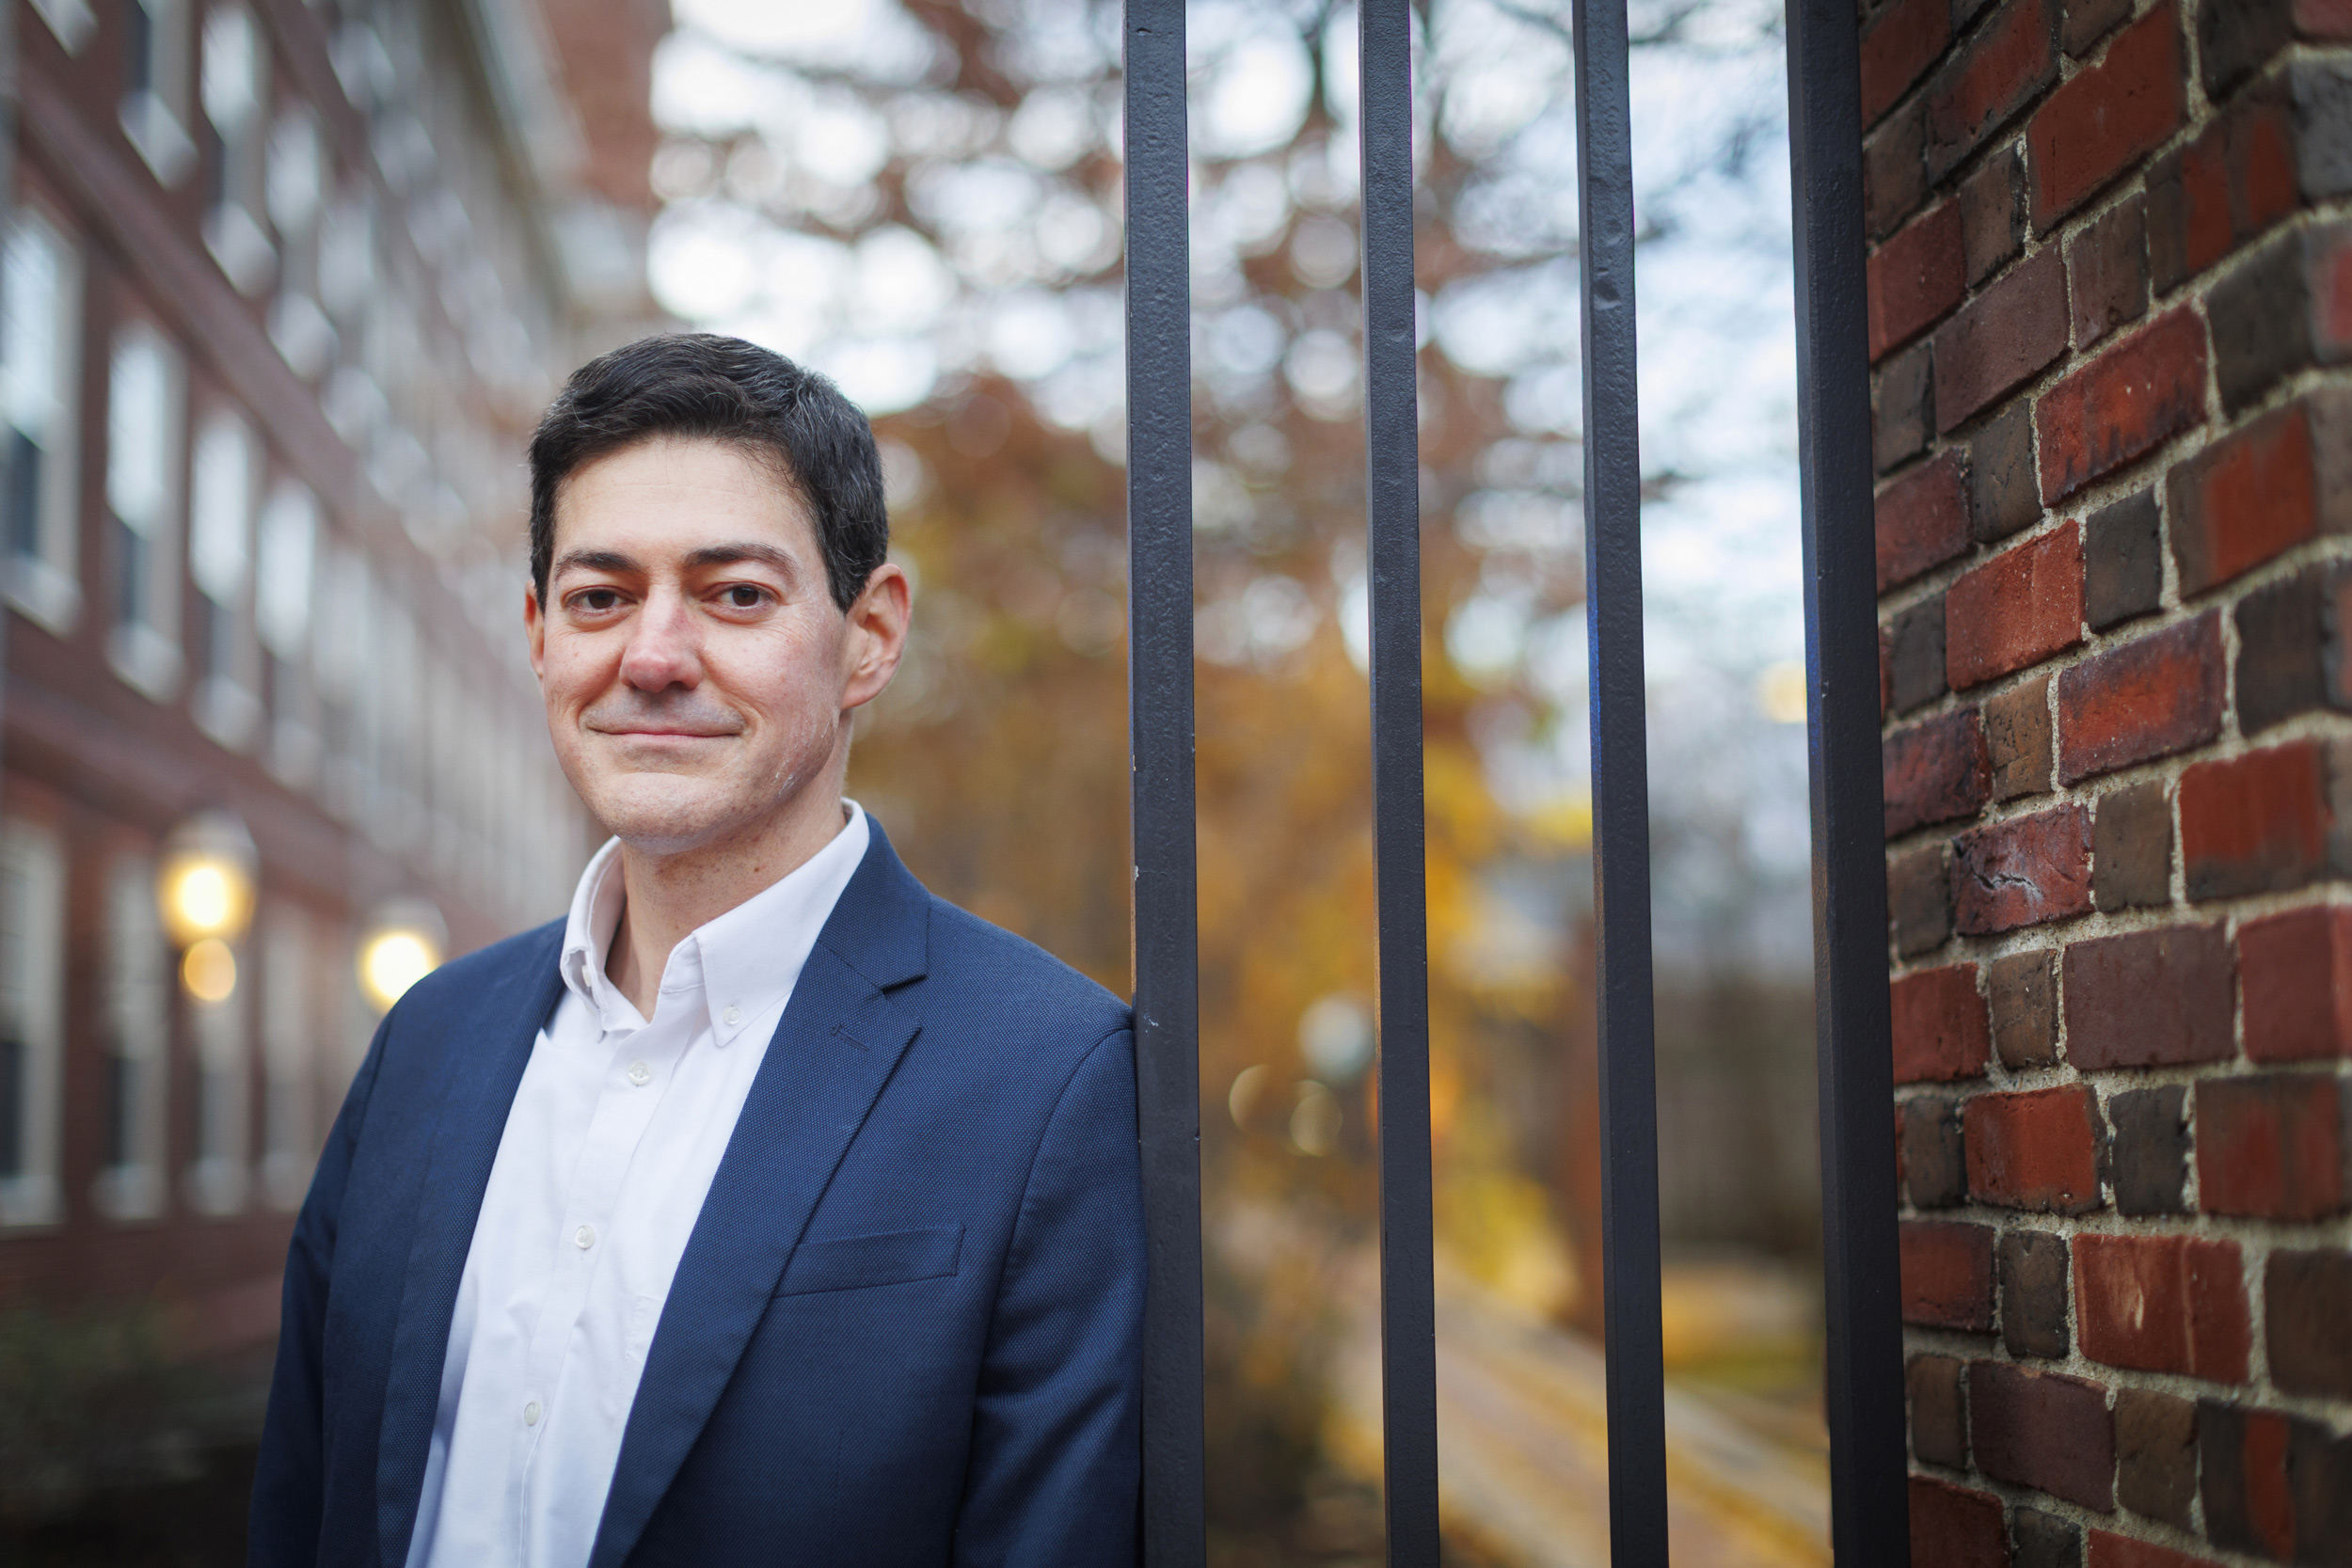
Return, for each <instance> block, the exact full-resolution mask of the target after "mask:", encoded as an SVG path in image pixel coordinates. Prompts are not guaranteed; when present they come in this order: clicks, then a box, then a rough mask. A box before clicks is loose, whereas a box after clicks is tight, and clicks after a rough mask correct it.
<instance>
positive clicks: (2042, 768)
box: [1984, 675, 2050, 800]
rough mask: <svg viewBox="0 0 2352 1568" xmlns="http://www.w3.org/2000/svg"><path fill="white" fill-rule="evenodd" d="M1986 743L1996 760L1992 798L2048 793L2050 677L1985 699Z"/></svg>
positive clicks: (2003, 798)
mask: <svg viewBox="0 0 2352 1568" xmlns="http://www.w3.org/2000/svg"><path fill="white" fill-rule="evenodd" d="M1984 744H1985V751H1986V752H1987V754H1989V755H1990V756H1991V757H1992V759H1993V799H1994V800H2020V799H2022V798H2024V797H2026V796H2028V795H2046V794H2048V793H2049V790H2050V677H2049V676H2047V675H2043V676H2042V677H2041V678H2039V679H2037V680H2029V681H2027V682H2026V683H2025V684H2024V685H2022V686H2013V687H2011V688H2010V689H2008V690H2007V691H2004V692H2002V693H2001V694H2000V695H1999V696H1997V697H1992V698H1988V699H1987V700H1986V702H1985V705H1984Z"/></svg>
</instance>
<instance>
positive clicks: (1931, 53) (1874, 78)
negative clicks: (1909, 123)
mask: <svg viewBox="0 0 2352 1568" xmlns="http://www.w3.org/2000/svg"><path fill="white" fill-rule="evenodd" d="M1951 40H1952V19H1951V8H1950V6H1949V5H1948V4H1947V0H1895V3H1894V4H1893V5H1890V6H1888V7H1887V8H1885V9H1884V10H1883V11H1881V12H1880V13H1879V18H1878V20H1877V21H1876V22H1875V23H1873V24H1871V25H1870V28H1869V30H1868V31H1867V32H1866V33H1864V34H1863V35H1862V123H1863V124H1865V125H1872V124H1876V123H1877V121H1878V119H1879V117H1880V116H1881V115H1883V114H1884V113H1886V111H1887V110H1888V109H1890V108H1893V107H1894V106H1895V101H1896V100H1897V99H1899V98H1900V97H1902V95H1903V93H1904V92H1905V91H1906V90H1908V89H1909V87H1911V84H1912V83H1914V82H1915V81H1917V80H1918V79H1919V78H1920V76H1921V75H1923V74H1925V72H1926V71H1927V69H1928V67H1930V66H1931V65H1933V64H1934V63H1935V60H1936V56H1937V55H1941V54H1943V53H1944V46H1945V45H1946V44H1947V43H1949V42H1950V41H1951Z"/></svg>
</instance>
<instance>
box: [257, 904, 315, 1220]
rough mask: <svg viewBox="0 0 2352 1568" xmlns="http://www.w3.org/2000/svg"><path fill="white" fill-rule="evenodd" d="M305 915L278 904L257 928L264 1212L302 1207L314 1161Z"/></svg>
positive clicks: (310, 976) (311, 967) (311, 958)
mask: <svg viewBox="0 0 2352 1568" xmlns="http://www.w3.org/2000/svg"><path fill="white" fill-rule="evenodd" d="M312 924H313V922H312V921H311V919H310V916H309V915H307V914H305V913H304V912H302V911H299V910H295V909H292V908H289V907H287V906H284V905H280V906H278V907H276V908H273V909H271V910H270V911H268V912H267V914H266V916H265V917H264V919H263V920H262V1069H263V1075H264V1077H265V1079H266V1080H267V1082H268V1085H269V1098H268V1102H267V1104H266V1105H265V1106H264V1108H263V1112H262V1122H263V1125H262V1148H263V1150H264V1152H263V1154H262V1192H263V1194H264V1195H265V1196H267V1197H268V1199H269V1202H270V1204H271V1206H272V1207H274V1208H278V1209H281V1210H287V1211H292V1210H294V1209H299V1208H300V1207H301V1206H302V1195H303V1192H304V1189H306V1188H307V1187H309V1186H310V1168H311V1166H312V1165H314V1164H317V1161H318V1147H319V1141H318V1071H317V1063H318V1054H319V1052H318V1044H319V1037H320V1029H319V1024H320V1015H321V1012H322V1009H321V1008H320V1006H318V1000H319V998H318V993H317V991H316V989H315V987H316V982H317V980H318V977H319V972H320V965H319V963H318V961H317V960H318V957H319V955H318V954H316V953H314V952H313V950H312V949H313V942H312V941H311V926H312Z"/></svg>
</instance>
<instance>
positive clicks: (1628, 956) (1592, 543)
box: [1574, 0, 1666, 1568]
mask: <svg viewBox="0 0 2352 1568" xmlns="http://www.w3.org/2000/svg"><path fill="white" fill-rule="evenodd" d="M1574 24H1575V37H1576V162H1577V189H1578V196H1579V203H1578V213H1579V214H1580V215H1579V223H1580V228H1581V244H1580V246H1579V248H1580V251H1581V268H1582V281H1583V317H1582V319H1583V329H1584V337H1583V351H1584V582H1585V606H1584V614H1585V629H1586V635H1587V637H1588V638H1589V640H1590V660H1591V681H1592V736H1593V896H1594V906H1595V910H1596V912H1597V930H1598V940H1597V946H1598V950H1599V951H1598V958H1599V972H1600V985H1599V994H1598V997H1597V1004H1596V1005H1597V1010H1598V1013H1599V1026H1600V1143H1601V1159H1600V1187H1601V1198H1600V1202H1601V1221H1600V1227H1601V1275H1602V1278H1601V1300H1602V1314H1603V1320H1604V1328H1605V1332H1606V1334H1607V1337H1608V1372H1607V1377H1608V1392H1609V1552H1610V1560H1611V1561H1613V1563H1615V1564H1616V1565H1617V1568H1637V1565H1638V1568H1665V1563H1666V1410H1665V1388H1664V1377H1665V1373H1664V1369H1663V1363H1662V1356H1661V1327H1660V1323H1659V1279H1658V1261H1659V1259H1658V1067H1657V1061H1656V1058H1655V1055H1654V1053H1653V1049H1652V1046H1653V1027H1652V1024H1653V999H1652V996H1651V991H1650V984H1651V981H1650V891H1649V755H1648V745H1649V737H1648V726H1647V723H1646V721H1645V713H1644V709H1643V703H1644V683H1643V673H1642V458H1641V420H1640V403H1639V389H1638V385H1637V377H1636V374H1635V362H1634V336H1633V166H1632V153H1633V133H1632V122H1631V112H1630V108H1629V99H1628V87H1627V65H1628V61H1627V50H1628V47H1629V40H1628V37H1627V30H1626V14H1625V0H1576V7H1575V15H1574Z"/></svg>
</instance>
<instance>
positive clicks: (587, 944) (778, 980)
mask: <svg viewBox="0 0 2352 1568" xmlns="http://www.w3.org/2000/svg"><path fill="white" fill-rule="evenodd" d="M842 803H843V804H844V805H845V806H846V807H847V808H848V810H849V821H848V822H847V823H845V824H844V825H843V827H842V829H841V831H840V832H837V833H835V834H834V836H833V838H832V840H831V841H830V842H828V843H827V844H826V845H825V847H823V848H821V849H819V850H818V851H817V853H816V854H814V855H812V856H810V857H809V858H808V859H807V860H806V861H804V862H803V863H801V864H800V865H798V866H796V867H795V868H793V870H792V871H791V872H790V873H789V874H787V876H785V877H783V878H782V879H778V880H777V881H774V882H771V883H770V884H769V885H768V886H767V887H764V888H762V889H761V890H760V891H759V892H757V893H755V894H754V895H752V896H751V897H749V898H747V899H745V900H744V901H743V902H742V903H740V904H738V905H737V906H736V907H735V908H733V909H731V910H729V911H726V912H725V913H724V914H722V915H720V916H718V917H717V918H715V919H713V920H710V921H708V922H707V923H705V924H704V925H702V926H700V927H696V928H695V930H694V931H692V932H691V934H689V935H688V936H687V937H686V939H685V940H684V941H682V942H679V943H678V945H677V948H676V950H675V951H674V952H673V953H672V954H671V955H670V960H669V962H668V964H666V965H665V966H664V967H663V970H662V974H661V990H663V991H664V992H670V993H675V992H677V991H680V990H693V989H695V987H696V985H697V983H699V987H700V990H702V993H703V995H702V1000H703V1005H704V1006H705V1007H707V1009H708V1013H709V1025H710V1037H711V1039H712V1041H713V1042H714V1043H716V1044H718V1045H720V1046H722V1047H723V1046H725V1045H727V1044H729V1043H730V1042H731V1041H733V1040H734V1038H735V1037H737V1036H738V1035H739V1034H741V1033H742V1032H743V1031H744V1030H745V1029H746V1028H748V1027H750V1026H751V1025H753V1024H754V1023H755V1022H759V1020H760V1019H761V1018H763V1017H764V1016H766V1015H769V1014H771V1013H772V1012H773V1011H774V1010H775V1009H776V1008H777V1007H779V1006H781V1005H782V1004H783V1003H784V1001H785V1000H786V999H787V997H789V996H790V995H791V993H792V987H793V985H794V984H795V983H796V982H797V981H798V980H799V979H800V974H801V970H802V968H803V965H805V964H806V963H807V962H808V955H809V952H810V950H811V949H813V948H814V947H815V946H816V945H817V936H818V932H819V931H821V930H822V929H824V925H825V921H826V920H827V918H829V917H830V916H831V915H832V913H833V907H834V904H835V903H836V902H838V901H839V899H840V897H841V893H842V890H843V889H845V888H847V887H848V886H849V885H850V877H851V876H853V875H854V874H855V873H856V871H857V868H858V866H859V864H860V863H862V862H863V861H864V860H865V859H866V847H867V845H868V843H869V841H870V840H871V838H872V834H871V832H869V830H868V829H867V827H866V812H865V810H864V808H862V807H861V806H859V805H858V803H857V802H856V801H854V800H845V801H843V802H842ZM620 850H621V841H620V840H619V839H617V838H616V839H611V840H608V841H607V842H606V844H605V846H604V847H603V848H601V849H598V850H597V851H596V855H595V857H594V858H592V859H591V860H590V861H589V862H588V866H587V869H586V870H584V871H582V872H581V873H580V883H579V886H578V887H577V888H576V889H574V891H573V894H572V908H571V913H570V915H569V916H568V917H567V918H566V920H565V922H564V948H563V953H562V955H561V957H560V958H558V960H557V963H558V965H559V968H560V970H561V973H562V974H563V979H564V986H565V987H566V988H568V989H569V990H571V992H572V993H573V994H574V995H575V996H578V997H579V998H580V1001H581V1002H583V1003H585V1004H586V1005H587V1006H588V1007H589V1008H590V1010H592V1011H593V1012H595V1013H596V1016H597V1018H598V1019H599V1021H600V1022H601V1023H602V1025H603V1027H604V1028H606V1029H608V1030H610V1029H613V1028H616V1027H623V1026H628V1027H635V1026H638V1025H640V1024H642V1023H643V1022H644V1020H643V1019H642V1018H640V1017H639V1016H638V1013H637V1009H636V1008H635V1007H634V1006H631V1005H630V1003H629V1001H628V998H627V997H626V996H623V995H622V994H621V993H620V991H619V990H618V989H617V988H616V987H614V986H613V984H612V981H611V980H610V979H608V978H607V977H606V975H605V972H604V968H605V956H606V954H607V953H608V952H609V951H610V950H611V948H612V935H613V932H614V931H615V930H616V929H618V927H619V926H620V922H621V909H622V904H623V901H624V898H625V894H624V891H623V887H622V879H621V853H620ZM656 1010H657V1011H659V1010H660V1004H659V1003H657V1004H656Z"/></svg>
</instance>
